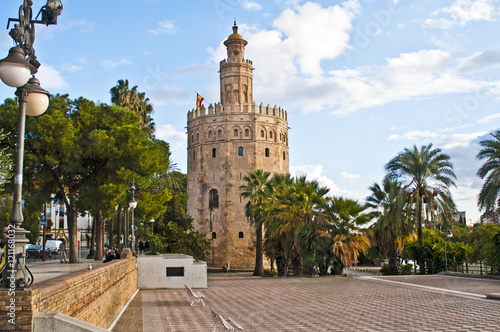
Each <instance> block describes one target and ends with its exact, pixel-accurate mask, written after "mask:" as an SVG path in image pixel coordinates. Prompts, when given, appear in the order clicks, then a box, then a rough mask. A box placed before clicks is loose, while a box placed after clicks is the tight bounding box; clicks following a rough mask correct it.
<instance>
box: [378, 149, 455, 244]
mask: <svg viewBox="0 0 500 332" xmlns="http://www.w3.org/2000/svg"><path fill="white" fill-rule="evenodd" d="M385 169H386V171H387V176H388V177H389V179H392V180H398V181H399V182H401V184H402V185H403V187H404V188H405V190H406V192H407V194H408V195H409V198H408V200H409V203H411V204H413V206H414V207H415V212H416V222H417V227H418V233H417V236H418V243H419V245H422V244H423V236H422V219H423V216H424V215H425V214H428V213H429V212H431V211H432V210H433V209H434V206H435V204H433V203H436V202H437V201H438V199H439V198H441V200H440V201H441V202H442V203H445V202H449V199H447V198H445V197H450V198H451V196H450V194H449V188H450V187H451V186H456V185H455V181H454V180H455V179H456V178H457V177H456V175H455V172H454V170H453V164H452V163H451V161H450V157H449V156H448V155H446V154H444V153H441V149H432V143H431V144H429V145H427V146H426V145H423V146H422V147H421V148H420V150H419V149H418V148H417V146H416V145H414V146H413V148H412V149H408V148H405V149H404V150H403V151H402V152H400V153H399V154H398V155H397V156H396V157H394V158H393V159H392V160H391V161H389V162H388V163H387V165H385ZM424 204H425V205H427V210H424V207H425V206H424ZM452 209H453V207H452Z"/></svg>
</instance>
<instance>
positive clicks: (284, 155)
mask: <svg viewBox="0 0 500 332" xmlns="http://www.w3.org/2000/svg"><path fill="white" fill-rule="evenodd" d="M285 159H286V154H285V151H283V160H285Z"/></svg>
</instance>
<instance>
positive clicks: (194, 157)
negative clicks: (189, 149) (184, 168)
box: [193, 151, 196, 160]
mask: <svg viewBox="0 0 500 332" xmlns="http://www.w3.org/2000/svg"><path fill="white" fill-rule="evenodd" d="M195 159H196V151H193V160H195Z"/></svg>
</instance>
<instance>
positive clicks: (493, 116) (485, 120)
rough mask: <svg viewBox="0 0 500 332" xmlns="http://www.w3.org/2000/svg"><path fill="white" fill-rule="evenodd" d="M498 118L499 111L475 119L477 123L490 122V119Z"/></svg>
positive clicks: (499, 117) (499, 116)
mask: <svg viewBox="0 0 500 332" xmlns="http://www.w3.org/2000/svg"><path fill="white" fill-rule="evenodd" d="M496 119H500V113H497V114H493V115H490V116H487V117H484V118H482V119H479V120H477V123H488V122H491V121H492V120H496Z"/></svg>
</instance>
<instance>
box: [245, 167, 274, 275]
mask: <svg viewBox="0 0 500 332" xmlns="http://www.w3.org/2000/svg"><path fill="white" fill-rule="evenodd" d="M270 176H271V173H270V172H266V171H264V170H262V169H256V170H254V171H251V172H249V173H248V174H247V175H245V177H244V178H243V180H244V181H246V185H243V186H241V187H240V192H241V196H242V197H244V198H246V199H248V201H247V203H246V204H245V214H246V216H247V218H248V220H250V222H251V223H252V224H253V225H254V227H255V237H256V244H255V269H254V272H253V275H254V276H262V275H263V274H264V259H263V251H262V233H263V232H262V227H263V224H264V222H265V218H264V216H265V213H264V208H263V205H264V203H265V202H266V201H267V199H268V197H269V194H270V192H271V191H270V190H269V178H270Z"/></svg>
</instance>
